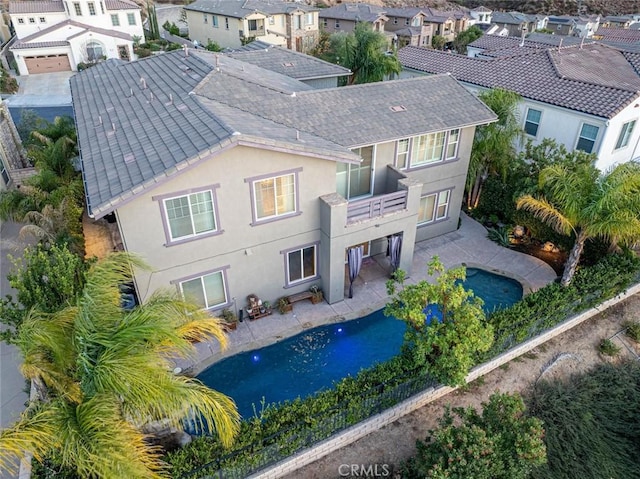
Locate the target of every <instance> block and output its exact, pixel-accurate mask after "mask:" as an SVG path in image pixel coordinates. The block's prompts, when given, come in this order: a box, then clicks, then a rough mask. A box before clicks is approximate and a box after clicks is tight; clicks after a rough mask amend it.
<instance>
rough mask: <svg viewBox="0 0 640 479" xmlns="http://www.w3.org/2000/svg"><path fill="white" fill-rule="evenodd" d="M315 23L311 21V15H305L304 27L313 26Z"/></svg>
mask: <svg viewBox="0 0 640 479" xmlns="http://www.w3.org/2000/svg"><path fill="white" fill-rule="evenodd" d="M314 23H315V22H314V21H313V13H307V14H306V15H305V19H304V24H305V25H313V24H314Z"/></svg>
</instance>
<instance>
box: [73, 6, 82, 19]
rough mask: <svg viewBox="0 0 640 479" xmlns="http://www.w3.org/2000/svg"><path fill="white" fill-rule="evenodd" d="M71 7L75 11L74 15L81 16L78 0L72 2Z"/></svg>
mask: <svg viewBox="0 0 640 479" xmlns="http://www.w3.org/2000/svg"><path fill="white" fill-rule="evenodd" d="M73 8H74V10H75V12H76V15H78V16H79V17H81V16H82V8H81V7H80V3H78V2H73Z"/></svg>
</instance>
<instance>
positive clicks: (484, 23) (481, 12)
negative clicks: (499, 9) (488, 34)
mask: <svg viewBox="0 0 640 479" xmlns="http://www.w3.org/2000/svg"><path fill="white" fill-rule="evenodd" d="M469 17H470V19H469V26H472V25H475V26H476V27H478V28H479V29H480V30H482V31H487V30H488V29H489V27H490V26H491V20H492V18H493V10H491V9H489V8H487V7H484V6H482V5H480V6H479V7H476V8H472V9H471V10H469Z"/></svg>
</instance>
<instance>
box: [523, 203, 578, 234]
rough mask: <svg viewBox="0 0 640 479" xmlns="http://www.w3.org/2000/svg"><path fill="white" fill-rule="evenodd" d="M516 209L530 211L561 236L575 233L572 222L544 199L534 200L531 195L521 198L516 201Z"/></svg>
mask: <svg viewBox="0 0 640 479" xmlns="http://www.w3.org/2000/svg"><path fill="white" fill-rule="evenodd" d="M516 208H517V209H519V210H520V209H522V210H526V211H529V212H530V213H532V214H533V215H534V216H535V217H536V218H538V219H539V220H540V221H542V222H543V223H546V224H547V225H549V226H550V227H551V228H553V230H554V231H557V232H558V233H560V234H563V235H569V234H571V232H572V231H573V232H575V229H574V225H573V224H572V223H571V221H570V220H569V219H568V218H567V217H566V216H564V215H563V214H562V212H561V211H560V210H559V209H557V208H556V207H555V206H554V205H552V204H551V203H549V202H548V201H547V200H545V199H544V198H534V197H533V196H531V195H524V196H521V197H520V198H518V199H517V201H516Z"/></svg>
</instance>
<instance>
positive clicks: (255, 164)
mask: <svg viewBox="0 0 640 479" xmlns="http://www.w3.org/2000/svg"><path fill="white" fill-rule="evenodd" d="M295 168H301V171H300V172H299V174H298V178H299V185H298V186H299V192H300V198H299V202H300V203H299V204H300V209H299V211H300V212H301V214H300V215H298V216H293V217H289V218H286V219H282V220H279V221H273V222H270V223H264V224H261V225H257V226H251V222H252V213H251V211H252V210H251V196H250V184H249V183H246V182H245V181H244V180H245V178H247V177H255V176H259V175H265V174H274V175H275V174H277V173H278V172H282V171H285V170H291V169H295ZM335 182H336V166H335V163H334V162H332V161H330V160H321V159H315V158H301V157H299V156H295V155H291V154H283V153H277V152H274V151H268V150H257V149H253V148H247V147H241V146H238V147H235V148H233V149H230V150H227V151H225V152H224V153H222V154H220V155H218V156H216V157H214V158H211V159H209V160H205V161H203V162H201V163H199V164H198V165H197V166H196V167H194V168H192V169H190V170H188V171H183V172H182V173H181V174H180V175H178V176H176V177H175V178H173V179H171V180H169V181H167V182H166V183H164V184H162V185H160V186H159V187H157V188H156V189H154V190H153V191H151V192H149V193H146V194H144V195H141V196H139V197H138V198H136V199H135V200H133V201H132V202H130V203H128V204H126V205H124V206H123V207H121V208H119V209H118V211H117V216H118V222H119V225H120V229H121V233H122V237H123V242H124V244H125V247H126V249H127V250H128V251H133V252H136V251H144V252H145V260H146V261H147V262H148V263H149V264H150V265H151V267H152V269H153V270H152V272H151V273H146V272H144V273H143V272H140V273H138V274H137V275H136V283H137V288H138V292H139V294H140V297H141V298H140V299H141V300H142V301H145V300H146V299H148V298H149V295H150V294H152V293H153V291H155V290H156V289H157V288H167V287H175V286H172V285H171V282H172V281H175V280H178V279H181V278H185V277H187V276H190V275H193V274H198V273H204V272H207V271H211V270H214V269H217V268H222V267H225V266H229V265H230V268H229V269H228V270H227V279H228V291H229V298H232V297H235V298H236V299H237V300H238V301H239V304H243V302H244V299H245V298H246V296H247V295H248V294H250V293H255V294H257V295H259V296H260V297H261V298H263V299H266V300H270V301H273V300H275V299H277V298H278V297H280V296H283V295H285V294H293V293H295V292H298V291H301V290H306V289H307V288H308V287H309V285H310V284H301V285H300V286H299V287H298V288H288V289H285V287H284V286H285V260H284V255H283V254H282V253H281V252H282V251H284V250H287V249H289V248H295V247H300V246H304V245H308V244H311V243H315V242H319V241H320V230H319V212H320V205H319V199H318V198H319V197H320V196H322V195H323V194H327V193H329V192H331V191H334V190H335ZM214 184H219V187H218V188H217V189H216V197H217V205H218V213H219V215H218V218H217V220H218V224H219V228H221V229H222V230H223V231H224V232H223V233H222V234H220V235H217V236H212V237H207V238H201V239H196V240H194V241H191V242H187V243H183V244H178V245H174V246H165V243H166V238H165V233H164V230H163V225H162V220H161V212H160V206H159V202H158V201H154V200H153V197H156V196H158V195H163V194H169V193H174V192H180V191H183V190H189V189H191V188H197V187H202V186H208V185H214ZM323 261H324V260H323V258H322V256H320V257H319V258H318V263H319V264H322V262H323ZM313 283H314V284H320V283H321V281H319V280H318V281H314V282H313Z"/></svg>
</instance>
